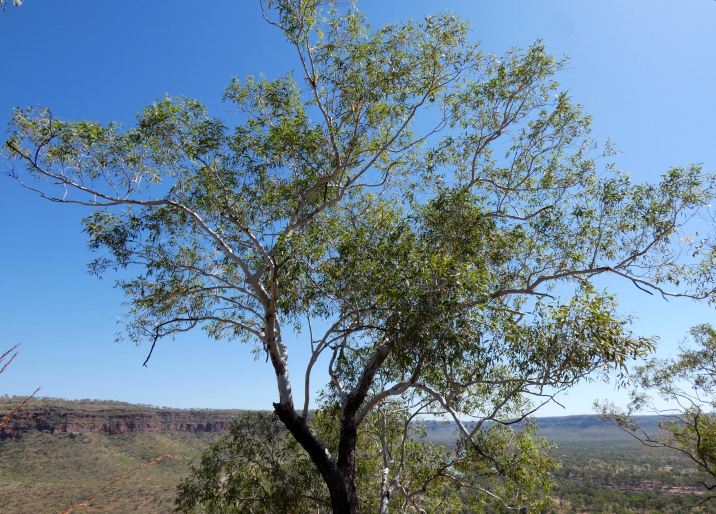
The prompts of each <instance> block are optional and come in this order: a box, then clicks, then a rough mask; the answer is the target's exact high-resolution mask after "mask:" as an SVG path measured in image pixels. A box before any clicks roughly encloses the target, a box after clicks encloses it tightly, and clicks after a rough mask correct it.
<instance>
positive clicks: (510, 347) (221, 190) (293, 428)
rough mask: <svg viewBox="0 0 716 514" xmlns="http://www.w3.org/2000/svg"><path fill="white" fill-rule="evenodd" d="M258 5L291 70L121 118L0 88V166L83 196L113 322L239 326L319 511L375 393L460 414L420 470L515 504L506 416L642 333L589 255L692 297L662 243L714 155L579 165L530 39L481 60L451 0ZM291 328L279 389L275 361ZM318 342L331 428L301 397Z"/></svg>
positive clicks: (697, 271)
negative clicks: (442, 7)
mask: <svg viewBox="0 0 716 514" xmlns="http://www.w3.org/2000/svg"><path fill="white" fill-rule="evenodd" d="M268 8H269V9H268V10H267V11H266V12H265V13H264V14H265V18H266V20H267V21H268V22H269V23H271V24H272V25H274V26H276V27H277V28H278V29H279V30H280V31H282V33H283V34H284V35H285V37H286V40H287V42H288V43H289V45H290V46H291V47H292V48H293V50H294V51H295V54H296V57H297V66H298V69H299V70H300V77H298V78H297V77H294V75H293V74H290V73H289V74H287V75H284V76H280V77H277V78H274V79H267V78H254V77H248V78H246V79H245V80H243V81H240V80H238V79H237V80H234V81H232V82H231V83H230V84H229V86H228V88H227V90H226V93H225V98H226V100H227V101H229V102H230V103H232V104H234V105H235V106H236V107H237V109H238V110H239V113H240V116H239V120H240V121H238V123H237V124H236V125H235V126H233V127H227V125H226V122H225V121H222V120H221V119H218V118H215V117H211V116H210V115H209V114H208V113H207V111H206V109H205V108H204V106H203V105H202V104H201V103H199V102H197V101H195V100H189V99H174V98H166V99H164V100H161V101H158V102H156V103H155V104H153V105H151V106H149V107H147V108H146V109H144V111H142V113H141V114H140V115H139V118H138V122H137V125H136V126H135V127H133V128H130V129H127V130H123V129H121V128H120V127H119V126H118V125H117V124H109V125H101V124H98V123H93V122H89V121H62V120H58V119H55V118H53V116H52V115H51V113H50V111H49V110H37V109H19V110H17V111H15V113H14V116H13V119H12V133H11V135H10V138H9V140H8V141H7V143H6V145H5V148H6V150H7V153H8V155H9V156H10V157H11V158H12V159H14V162H15V163H16V166H15V167H14V168H13V172H12V173H11V175H12V176H13V177H14V178H15V179H16V180H17V181H18V182H19V183H20V184H22V185H23V186H24V187H26V188H28V189H30V190H32V191H34V192H36V193H37V194H39V195H40V196H41V197H43V198H46V199H48V200H50V201H53V202H57V203H65V204H80V205H84V206H87V207H88V208H90V209H93V210H94V211H95V212H94V213H93V214H92V215H91V216H89V217H88V218H86V219H85V227H86V231H87V233H88V235H89V241H90V243H89V244H90V247H91V248H93V249H95V250H99V251H100V254H99V256H98V258H97V259H95V260H94V261H92V263H91V265H90V269H91V271H92V272H94V273H97V274H101V273H104V272H106V271H108V270H116V269H125V268H126V269H127V271H124V272H123V273H122V277H123V278H122V279H121V280H120V281H119V285H120V287H122V288H123V290H124V292H125V294H126V296H127V298H128V300H129V305H130V315H131V316H130V318H131V322H130V323H129V325H128V327H127V333H128V335H129V337H130V338H131V339H133V340H135V341H143V340H148V341H149V342H150V343H151V349H150V356H151V352H152V350H154V347H155V345H156V343H157V342H158V341H159V340H161V339H163V338H165V337H168V336H172V335H173V334H177V333H181V332H187V331H189V330H193V329H197V328H203V329H204V330H205V331H206V333H207V334H208V335H209V336H211V337H213V338H216V339H220V340H231V339H240V340H243V341H247V342H253V345H254V346H253V348H254V350H255V352H256V355H257V356H261V355H265V356H266V358H267V360H268V361H269V362H270V365H271V367H272V369H273V372H274V374H275V377H276V384H277V389H278V399H277V401H276V403H274V404H273V410H274V413H275V415H276V416H277V417H278V418H279V419H280V420H281V422H282V423H283V425H284V426H285V427H286V429H287V430H288V432H289V433H290V434H291V437H293V438H294V439H295V441H296V442H297V443H298V444H300V446H301V447H302V448H303V449H304V450H305V451H306V453H307V454H308V456H309V457H310V459H311V462H312V463H313V465H314V466H315V468H316V470H317V472H318V473H319V474H320V475H321V477H322V478H323V481H324V482H325V485H326V488H327V489H326V490H327V495H328V497H329V498H330V503H331V508H332V509H333V511H334V512H351V513H355V512H358V511H359V505H360V498H359V490H360V489H359V485H358V483H357V481H356V480H357V476H358V475H357V473H358V471H357V470H358V469H359V468H360V465H361V463H360V455H359V453H357V445H358V443H359V440H360V437H361V434H362V433H363V432H365V430H367V429H366V420H369V419H371V415H372V414H373V413H374V412H375V411H376V409H380V408H382V406H383V405H385V404H386V402H390V401H397V402H399V404H401V405H404V406H405V408H407V409H409V412H411V414H414V413H419V414H421V413H430V414H432V415H444V416H447V417H448V418H450V419H452V420H453V421H454V422H455V423H456V424H457V426H458V429H459V432H460V437H461V439H460V441H459V443H458V444H457V445H456V446H455V447H454V448H452V450H451V451H452V452H453V454H452V457H451V458H450V459H448V460H446V461H445V462H446V463H447V464H446V465H447V467H446V468H445V469H442V470H440V471H439V473H442V474H443V475H445V474H447V475H450V476H451V477H452V478H454V479H455V480H457V481H459V479H460V477H461V476H464V475H465V474H466V473H468V472H467V471H463V470H461V469H460V467H459V466H458V465H455V466H451V465H450V463H451V462H452V461H455V462H459V463H461V464H460V465H465V466H468V468H469V469H470V470H474V474H475V475H479V476H478V477H476V480H477V483H481V484H483V485H480V486H479V488H476V489H474V493H475V494H474V496H470V495H466V496H465V497H466V498H467V497H470V498H472V499H470V500H469V501H473V502H483V503H490V504H493V505H495V508H499V509H527V508H528V507H529V508H532V507H533V506H534V503H533V502H532V501H533V500H534V498H535V497H536V496H538V495H533V494H524V490H525V489H524V488H526V489H527V490H530V488H533V487H537V486H535V484H540V483H543V482H544V481H545V480H546V478H545V473H546V466H545V465H544V464H545V461H544V460H542V459H539V458H534V451H533V450H534V445H535V444H536V445H538V446H539V443H536V442H532V443H530V442H529V441H528V438H525V439H520V437H521V436H517V435H515V434H513V433H512V432H511V429H510V428H509V427H510V425H511V424H514V423H517V422H520V421H522V420H524V419H525V418H526V417H527V416H529V415H530V414H531V413H533V412H535V411H536V410H537V409H538V408H539V407H540V406H541V405H543V404H544V403H547V402H549V401H551V400H552V399H553V398H554V395H555V394H557V393H558V392H559V391H561V390H563V389H565V388H568V387H570V386H571V385H573V384H575V383H576V382H578V381H579V380H581V379H582V378H584V377H586V376H588V375H589V374H591V373H593V372H594V371H598V370H607V369H610V368H614V367H621V366H623V365H624V363H625V362H626V361H627V360H628V359H630V358H632V357H635V356H639V355H643V354H644V353H645V352H646V351H648V350H649V349H650V348H651V347H652V341H651V340H650V339H647V338H642V337H637V336H634V335H632V333H631V331H630V320H629V319H628V318H623V317H620V316H618V315H617V313H616V305H615V301H614V299H613V298H612V296H611V295H610V293H609V292H608V291H606V290H605V291H600V290H598V289H597V288H596V287H595V285H594V280H595V278H596V277H597V276H600V275H609V276H612V277H615V278H616V279H621V280H625V281H627V282H629V283H632V284H633V285H634V286H636V287H638V288H639V289H642V290H644V291H646V292H648V293H658V294H661V295H663V296H665V297H668V296H689V297H692V298H697V299H702V300H714V286H715V283H716V270H714V265H713V264H714V263H713V255H714V246H713V241H712V240H706V241H704V242H702V243H700V244H691V245H690V246H689V243H681V242H680V240H679V237H680V236H682V235H683V230H685V228H684V227H686V226H687V224H688V223H689V220H691V219H692V218H693V216H694V214H695V213H697V212H699V211H700V210H701V209H703V208H705V205H707V203H708V202H709V201H711V199H712V197H713V195H714V189H715V187H714V178H713V177H711V176H706V175H705V174H703V173H702V172H701V170H700V168H699V167H698V166H690V167H686V168H672V169H670V170H669V171H668V172H666V173H665V175H664V176H663V177H662V179H661V181H660V182H659V183H658V184H637V185H635V184H632V183H631V182H630V180H629V178H628V177H627V176H626V175H625V174H623V173H620V172H618V171H617V170H615V169H613V168H612V167H610V166H608V165H606V164H605V165H604V169H602V170H600V168H601V166H600V164H599V163H600V162H602V163H606V160H605V159H606V155H605V154H608V153H609V152H608V149H606V150H607V151H606V152H602V151H600V150H598V149H597V147H596V145H595V143H594V142H593V141H592V140H591V139H590V136H589V125H590V120H589V117H588V116H586V115H585V114H584V113H583V112H582V110H581V109H580V108H579V106H576V105H574V104H572V103H571V102H570V100H569V97H568V95H567V94H566V93H564V92H560V91H559V87H558V84H557V83H556V82H555V80H554V74H555V72H556V71H557V70H559V68H560V66H561V63H560V62H558V61H555V59H553V58H552V57H550V56H549V55H548V54H547V53H546V51H545V49H544V48H543V46H542V45H541V44H535V45H533V46H532V47H530V48H528V49H527V50H526V51H517V50H514V51H510V52H508V53H507V54H506V55H504V56H503V57H501V58H497V57H495V56H492V55H487V54H484V53H482V52H481V51H480V50H479V49H478V47H477V46H476V45H475V44H472V43H470V42H469V41H468V26H467V24H466V23H465V22H463V21H461V20H459V19H457V18H455V17H454V16H451V15H438V16H431V17H427V18H425V19H424V20H423V21H420V22H406V23H397V24H391V25H387V26H385V27H382V28H380V29H372V28H370V27H369V26H368V24H367V23H366V22H365V20H364V18H363V16H362V15H361V14H360V13H359V12H357V11H356V10H355V9H354V8H352V7H349V8H347V10H345V11H340V10H339V9H341V7H340V6H339V4H333V3H332V2H324V1H319V0H277V1H271V2H269V3H268ZM600 156H602V157H604V158H603V159H600ZM684 246H689V251H688V253H685V252H683V251H682V250H683V247H684ZM686 257H688V260H685V258H686ZM130 270H131V272H133V273H134V275H133V276H132V275H129V272H130ZM126 277H132V278H126ZM291 329H294V330H295V331H296V336H295V337H291V336H287V335H286V334H287V331H290V330H291ZM299 344H305V345H307V346H308V347H309V348H310V351H311V358H310V361H309V362H308V365H307V366H306V369H305V370H304V371H303V373H302V375H303V377H302V379H301V382H300V386H299V387H300V388H301V389H302V391H303V403H302V405H296V402H295V401H294V396H293V388H294V386H295V382H294V381H293V380H292V378H291V376H290V375H289V361H288V349H289V347H290V346H292V345H293V346H296V345H299ZM317 365H320V366H325V367H326V369H327V375H328V376H329V377H330V380H329V381H328V383H326V384H324V386H323V389H322V394H321V396H320V403H319V405H320V406H321V408H322V409H327V410H329V411H331V412H332V411H333V410H335V411H336V412H337V413H338V414H337V415H336V416H335V418H332V419H334V422H335V424H336V425H337V426H336V427H335V432H333V434H334V436H333V437H334V438H333V439H330V438H328V437H327V436H326V435H321V432H320V431H319V430H318V429H317V428H316V427H314V426H313V422H312V421H310V420H309V407H310V406H311V405H312V403H311V394H312V391H314V390H315V389H316V387H315V384H313V383H312V382H311V379H312V371H313V368H314V367H315V366H317ZM466 417H471V418H472V419H473V420H474V422H473V423H470V424H468V423H464V422H463V421H462V420H463V419H465V418H466ZM488 426H491V427H493V428H492V429H490V430H487V427H488ZM526 435H528V433H527V434H526ZM520 456H522V457H520ZM402 472H403V470H402V469H401V468H400V467H399V466H398V465H397V464H396V461H395V460H389V461H388V463H387V465H386V467H385V468H384V473H385V474H386V477H387V478H386V481H385V482H380V483H381V484H386V485H385V488H378V487H376V489H375V490H373V491H362V490H361V491H360V493H361V495H362V497H363V498H364V501H369V497H371V496H372V497H373V498H378V497H379V496H381V495H383V496H385V497H390V498H392V497H395V496H402V497H404V498H406V499H407V498H411V496H410V495H411V492H410V490H409V488H408V487H407V486H406V485H405V484H404V482H403V479H404V476H403V474H402ZM469 473H473V471H470V472H469ZM427 479H428V477H426V480H427ZM480 481H482V482H480ZM474 483H475V482H473V484H474ZM456 485H457V482H456ZM370 501H373V500H370ZM376 501H377V503H378V504H379V503H380V500H379V499H378V500H376ZM466 501H467V500H466ZM535 501H536V502H537V504H539V502H540V500H535ZM466 505H467V506H466V508H467V509H470V508H471V507H470V506H469V505H470V504H466ZM406 508H407V509H408V510H410V509H413V510H415V509H416V508H417V507H413V506H411V505H408V506H406ZM475 508H477V507H475Z"/></svg>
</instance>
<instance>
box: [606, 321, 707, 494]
mask: <svg viewBox="0 0 716 514" xmlns="http://www.w3.org/2000/svg"><path fill="white" fill-rule="evenodd" d="M691 337H692V340H693V343H695V346H694V347H691V348H689V347H686V348H682V349H681V352H680V353H679V355H678V356H677V357H676V358H674V359H667V360H665V359H652V360H651V361H649V362H648V363H647V364H645V365H643V366H640V367H638V368H637V369H636V370H635V371H634V373H633V375H632V376H631V377H630V384H631V386H632V387H633V389H632V392H631V402H630V404H629V405H628V407H627V409H626V411H623V410H620V409H617V408H616V407H615V406H613V405H611V404H609V403H605V404H603V405H600V409H601V411H602V415H603V416H605V417H607V418H609V419H611V420H613V421H614V422H615V423H617V425H619V426H620V427H621V428H622V429H624V430H625V431H627V432H628V433H630V434H632V435H633V436H634V437H635V438H636V439H638V440H639V441H641V442H642V443H643V444H645V445H647V446H652V447H663V448H667V449H670V450H673V451H677V452H679V453H682V454H683V455H685V456H687V457H688V458H689V459H690V460H691V462H692V464H693V465H694V466H695V467H696V469H698V471H699V473H701V474H702V475H703V476H702V477H701V478H699V479H698V480H695V481H694V485H696V484H698V485H700V486H701V487H703V489H704V490H705V491H706V492H708V494H709V496H707V497H706V498H705V500H710V499H713V498H714V496H713V495H711V494H710V491H712V490H713V489H714V488H715V487H716V484H715V481H716V419H714V414H713V412H714V409H715V408H716V395H715V393H716V368H715V363H716V329H715V328H714V327H713V326H711V325H698V326H696V327H694V328H692V330H691ZM654 397H656V400H657V401H658V402H667V405H669V406H670V407H669V408H666V409H661V408H659V407H658V406H657V404H656V403H655V402H654V399H655V398H654ZM643 410H653V411H656V412H658V413H661V414H663V415H664V417H663V420H662V422H661V423H659V430H657V431H647V430H645V429H644V428H643V427H641V426H640V425H639V424H638V423H637V422H636V421H635V420H634V419H633V418H632V415H633V413H635V412H639V411H643ZM705 500H704V501H705Z"/></svg>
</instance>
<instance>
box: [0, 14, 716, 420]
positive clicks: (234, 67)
mask: <svg viewBox="0 0 716 514" xmlns="http://www.w3.org/2000/svg"><path fill="white" fill-rule="evenodd" d="M359 6H360V8H361V9H362V10H363V11H365V12H366V13H367V15H368V17H369V19H370V20H371V22H372V23H373V24H374V25H379V24H382V23H385V22H388V21H395V20H400V19H403V18H407V17H413V18H418V17H422V16H423V15H425V14H428V13H431V12H436V11H439V10H451V11H454V12H456V13H457V14H459V15H461V16H462V17H464V18H466V19H468V20H469V21H470V22H471V23H472V27H473V36H474V38H475V39H478V40H480V41H482V44H483V49H484V50H486V51H492V52H496V53H500V52H501V51H503V50H505V49H507V48H509V47H511V46H526V45H528V44H530V43H531V42H533V41H534V40H535V39H538V38H541V39H543V40H544V42H545V43H546V45H547V47H548V48H549V49H550V50H551V51H552V52H553V53H554V54H558V55H561V54H568V55H569V56H570V62H569V65H568V66H567V68H566V70H565V71H564V72H563V73H562V74H561V75H560V77H559V78H560V80H561V81H562V83H563V84H564V86H565V88H566V89H568V90H569V91H570V92H571V95H572V97H573V98H574V99H575V100H576V101H578V102H580V103H582V104H584V105H585V107H586V109H587V111H588V112H590V113H591V114H592V115H593V118H594V133H595V135H596V137H597V138H598V139H601V140H604V139H607V138H611V139H613V140H614V141H615V142H616V144H617V146H618V148H619V149H620V150H621V151H622V152H623V153H622V154H621V155H620V157H619V160H618V163H619V165H620V166H622V167H623V168H625V169H627V170H630V171H631V173H632V174H633V176H634V177H635V178H637V179H639V180H655V179H656V177H657V176H658V174H659V173H660V172H662V171H664V170H665V169H667V168H668V167H669V166H670V165H680V164H688V163H691V162H697V163H703V164H704V165H705V166H706V168H707V169H710V170H714V169H716V137H715V136H716V94H715V92H716V2H714V1H711V0H682V1H679V2H675V1H673V0H658V1H657V0H630V1H629V2H624V1H623V0H600V1H598V2H597V1H592V2H575V1H572V0H562V1H556V0H554V1H553V0H541V1H539V2H533V1H528V0H522V1H504V0H503V1H500V2H494V1H487V0H483V1H477V0H462V1H444V0H443V1H440V2H437V1H432V2H430V1H418V0H390V1H387V0H378V1H376V0H367V1H363V2H360V3H359ZM0 47H1V48H2V54H1V55H2V60H1V61H0V121H2V120H8V119H9V116H10V112H11V109H12V108H13V107H14V106H27V105H41V106H47V107H51V108H52V110H53V113H54V114H55V116H57V117H63V118H73V119H83V118H84V119H94V120H99V121H104V122H106V121H111V120H116V121H120V122H122V123H124V124H125V125H131V124H132V122H133V120H134V115H135V113H136V112H137V111H138V110H139V109H140V108H141V107H142V106H144V105H146V104H148V103H151V102H152V101H153V100H154V99H156V98H158V97H161V96H163V95H164V94H165V93H170V94H172V95H186V96H190V97H194V98H197V99H200V100H202V101H203V102H205V103H206V104H207V105H208V106H209V108H210V109H211V110H213V111H214V112H222V111H224V110H225V109H226V106H224V105H223V104H222V103H221V101H220V97H221V93H222V91H223V88H224V86H225V85H226V83H227V82H228V80H229V79H230V78H231V77H232V76H243V75H246V74H249V73H254V74H256V73H259V72H263V73H265V74H266V75H268V76H271V75H275V74H278V73H283V72H285V71H287V70H291V69H296V66H297V64H296V62H295V61H294V60H293V55H292V53H291V51H290V49H289V48H288V47H287V46H286V45H285V44H284V43H283V41H282V39H281V36H280V34H278V33H277V32H276V30H275V29H272V28H271V27H269V26H268V25H266V24H265V23H264V22H263V21H262V20H261V17H260V13H259V8H258V0H256V1H253V0H242V1H236V0H222V1H219V0H212V1H210V2H198V1H191V2H190V1H187V0H173V1H169V0H164V1H161V0H156V1H152V2H145V1H140V0H131V1H129V0H122V1H120V0H103V1H97V0H73V1H71V2H58V1H54V0H26V2H25V5H24V6H23V7H22V8H20V9H14V8H8V9H7V11H6V12H4V13H2V12H0ZM6 168H7V164H6V163H5V162H1V161H0V171H3V172H4V171H5V169H6ZM85 212H86V211H85V210H83V209H81V208H74V207H71V206H58V205H54V204H50V203H47V202H44V201H42V200H40V199H39V198H37V197H35V196H33V195H32V194H30V193H29V192H26V191H24V190H21V189H20V188H19V187H18V186H17V185H16V184H15V183H14V182H12V181H11V180H10V179H8V178H7V177H2V176H0V349H2V348H5V347H7V346H10V345H12V344H14V343H16V342H22V347H21V355H20V357H19V358H18V359H17V360H16V362H15V363H14V364H13V365H12V366H11V368H9V369H8V371H7V372H6V373H5V374H3V375H2V376H0V394H26V393H29V392H31V391H32V390H33V389H34V388H35V387H36V386H38V385H41V386H42V387H43V389H42V393H41V394H42V395H44V396H55V397H64V398H100V399H115V400H123V401H130V402H137V403H147V404H156V405H168V406H179V407H240V408H264V409H266V408H270V404H271V401H273V400H274V399H275V397H276V394H275V391H276V388H275V385H274V383H273V382H272V376H273V374H272V372H271V370H270V368H269V365H268V364H266V363H265V362H264V361H263V360H259V361H254V360H253V358H252V357H251V354H250V353H249V351H248V348H247V347H245V346H242V345H240V344H238V343H216V342H210V341H207V340H206V339H205V338H204V337H203V336H202V334H201V333H197V334H193V335H190V336H186V337H182V338H180V339H177V340H176V341H174V342H165V343H160V345H161V346H160V347H159V348H158V350H157V352H156V354H155V356H154V357H153V360H152V361H151V363H150V366H149V367H148V368H143V367H142V366H141V364H142V361H143V358H144V356H145V354H146V351H147V348H146V347H135V346H133V345H131V344H128V343H115V342H114V338H115V334H116V332H117V331H118V330H120V329H121V326H120V325H118V324H117V320H118V319H119V317H120V316H121V315H122V313H123V307H122V305H121V301H122V298H121V295H120V293H119V291H117V290H115V289H113V287H112V285H113V280H112V277H111V276H108V277H107V278H105V279H103V280H97V279H94V278H93V277H90V276H89V275H88V274H87V273H86V263H87V261H88V259H89V256H90V254H89V252H88V251H87V249H86V240H85V236H84V234H83V233H82V231H81V224H80V218H81V217H82V215H83V214H84V213H85ZM618 291H619V293H620V295H619V298H620V300H621V305H622V307H621V308H622V310H623V311H624V312H626V313H633V314H636V315H637V316H638V317H639V321H638V324H637V327H638V328H639V330H640V332H642V333H644V334H646V335H659V336H660V337H661V343H660V346H659V353H660V354H661V355H669V354H672V353H673V351H674V349H675V347H676V345H677V344H678V342H679V341H680V340H681V339H683V337H684V335H685V334H686V331H687V330H688V328H689V327H690V326H691V325H693V324H695V323H700V322H707V321H711V322H714V321H716V320H715V319H714V310H713V308H708V307H706V306H703V305H696V304H693V303H690V302H687V301H676V300H674V301H671V302H668V303H667V302H665V301H664V300H661V299H658V298H655V297H649V296H647V295H644V294H643V293H639V292H638V291H635V290H632V289H629V288H619V289H618ZM290 351H291V357H292V362H293V364H294V365H300V364H302V363H303V362H304V360H305V353H304V352H303V351H302V350H301V348H300V347H298V345H296V344H290ZM293 369H294V372H293V373H294V375H296V373H297V371H298V369H297V368H295V367H294V368H293ZM295 378H297V377H296V376H294V379H295ZM296 389H300V388H296ZM299 396H300V395H299ZM604 397H611V398H616V399H619V398H620V397H621V394H620V393H615V392H614V391H613V389H612V386H610V385H604V384H599V383H597V384H585V385H583V386H579V387H578V388H576V389H574V391H573V392H572V393H571V394H570V395H569V396H567V397H566V398H564V399H563V403H564V405H565V407H566V408H565V409H561V408H558V407H551V408H549V409H547V410H545V411H543V414H544V415H560V414H578V413H588V412H591V403H592V400H593V399H595V398H604ZM297 399H298V398H297Z"/></svg>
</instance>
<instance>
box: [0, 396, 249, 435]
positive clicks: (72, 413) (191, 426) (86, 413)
mask: <svg viewBox="0 0 716 514" xmlns="http://www.w3.org/2000/svg"><path fill="white" fill-rule="evenodd" d="M54 403H55V404H53V402H48V401H47V400H40V401H39V404H38V405H32V403H30V404H29V405H28V406H27V407H26V408H25V409H23V410H22V411H20V412H18V413H15V414H14V415H13V417H12V419H11V420H10V421H9V422H8V423H7V424H6V425H5V426H4V427H3V428H2V429H0V439H5V438H8V437H19V436H22V435H23V434H25V433H28V432H32V431H41V432H50V433H57V432H68V433H87V432H93V433H103V434H107V435H115V434H123V433H127V432H166V431H168V432H191V433H200V432H226V431H228V429H229V426H230V424H231V419H232V418H233V417H234V416H236V415H237V414H238V413H239V412H240V411H231V410H196V411H192V410H181V409H164V408H154V407H142V406H131V407H130V406H126V405H125V404H107V405H105V404H103V403H101V402H83V401H79V402H68V401H60V402H54ZM2 407H3V406H2V405H0V418H2V416H3V415H4V414H5V412H9V409H3V408H2ZM132 407H133V408H132Z"/></svg>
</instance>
